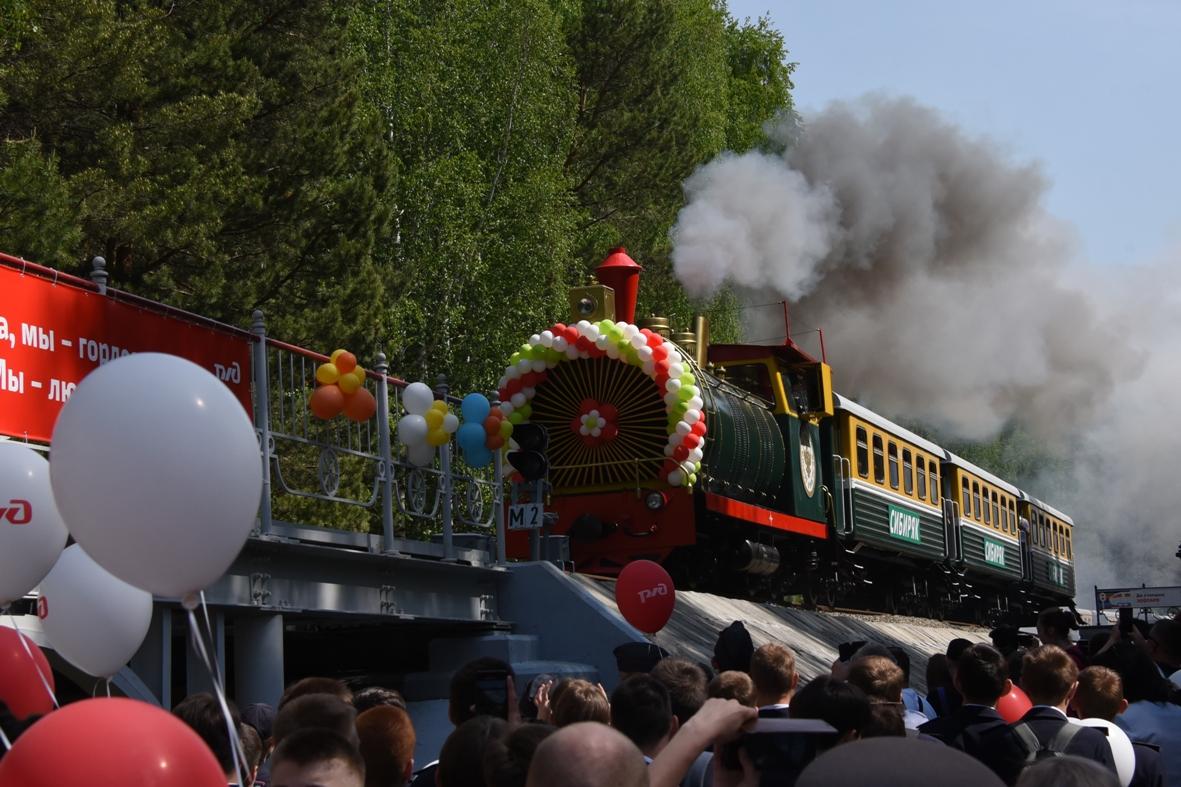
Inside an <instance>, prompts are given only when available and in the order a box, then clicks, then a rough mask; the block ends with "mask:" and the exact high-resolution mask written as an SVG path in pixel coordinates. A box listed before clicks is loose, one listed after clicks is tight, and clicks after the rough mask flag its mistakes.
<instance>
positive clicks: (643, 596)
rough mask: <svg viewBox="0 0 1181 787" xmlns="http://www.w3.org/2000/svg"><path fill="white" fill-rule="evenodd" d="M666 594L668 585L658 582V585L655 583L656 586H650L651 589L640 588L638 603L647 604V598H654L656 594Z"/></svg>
mask: <svg viewBox="0 0 1181 787" xmlns="http://www.w3.org/2000/svg"><path fill="white" fill-rule="evenodd" d="M667 595H668V585H664V584H660V585H657V586H656V587H654V588H652V589H651V590H641V591H640V603H641V604H647V603H648V599H652V598H656V597H657V596H667Z"/></svg>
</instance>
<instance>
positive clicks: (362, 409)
mask: <svg viewBox="0 0 1181 787" xmlns="http://www.w3.org/2000/svg"><path fill="white" fill-rule="evenodd" d="M344 414H345V416H346V417H347V418H348V419H349V420H351V421H356V422H357V423H364V422H365V421H368V420H369V419H370V418H372V417H373V416H374V415H376V414H377V399H375V398H374V397H373V394H371V393H369V389H368V388H358V389H357V390H355V391H353V392H352V393H351V394H346V395H345V397H344Z"/></svg>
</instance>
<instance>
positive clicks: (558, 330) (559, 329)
mask: <svg viewBox="0 0 1181 787" xmlns="http://www.w3.org/2000/svg"><path fill="white" fill-rule="evenodd" d="M549 332H550V333H552V334H553V335H554V336H561V335H562V334H564V333H565V332H566V323H564V322H556V323H554V327H553V328H550V329H549Z"/></svg>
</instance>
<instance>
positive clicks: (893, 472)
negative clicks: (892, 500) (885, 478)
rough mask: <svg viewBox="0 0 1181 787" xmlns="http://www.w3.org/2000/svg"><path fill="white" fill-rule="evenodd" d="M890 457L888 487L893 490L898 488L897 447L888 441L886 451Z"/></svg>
mask: <svg viewBox="0 0 1181 787" xmlns="http://www.w3.org/2000/svg"><path fill="white" fill-rule="evenodd" d="M888 453H889V455H890V486H891V487H892V488H894V489H897V488H898V446H897V445H895V443H894V441H893V440H891V441H890V448H889V451H888Z"/></svg>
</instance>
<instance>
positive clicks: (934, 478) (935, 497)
mask: <svg viewBox="0 0 1181 787" xmlns="http://www.w3.org/2000/svg"><path fill="white" fill-rule="evenodd" d="M930 489H931V502H932V503H933V504H935V505H939V470H938V468H936V467H935V463H934V462H931V481H930Z"/></svg>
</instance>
